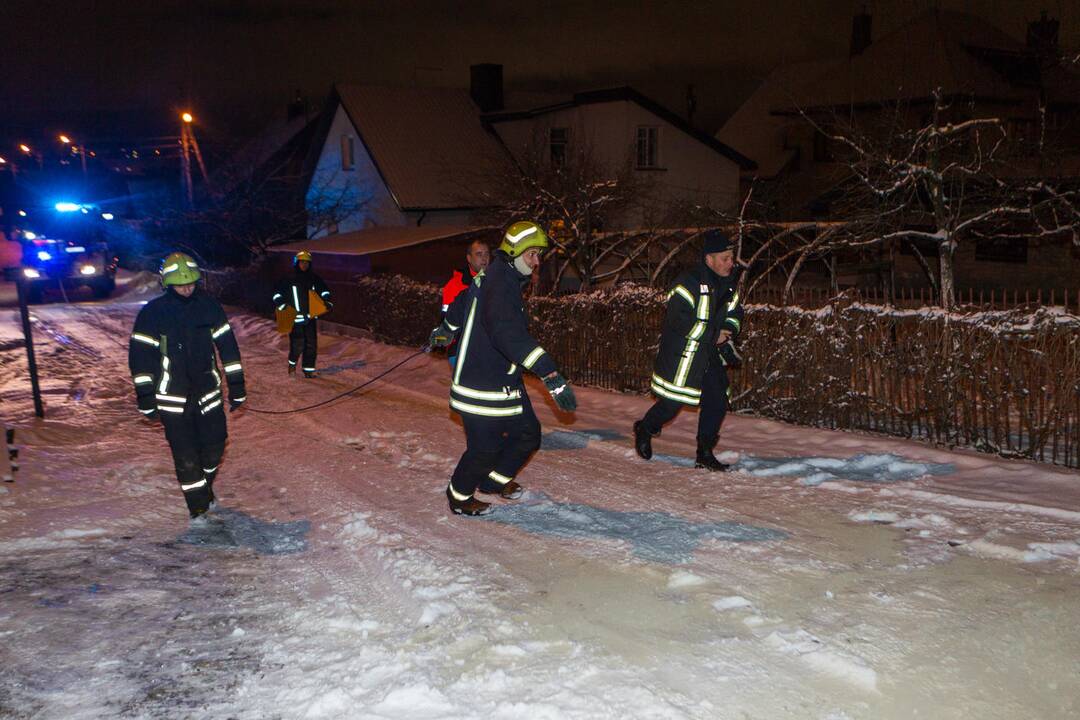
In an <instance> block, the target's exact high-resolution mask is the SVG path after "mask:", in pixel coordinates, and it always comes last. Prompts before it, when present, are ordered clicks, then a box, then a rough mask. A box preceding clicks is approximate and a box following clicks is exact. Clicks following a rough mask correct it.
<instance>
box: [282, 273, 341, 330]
mask: <svg viewBox="0 0 1080 720" xmlns="http://www.w3.org/2000/svg"><path fill="white" fill-rule="evenodd" d="M309 290H313V291H315V294H316V295H318V296H319V297H321V298H322V299H323V300H324V301H325V302H330V288H328V287H326V283H324V282H323V279H322V278H321V277H319V276H318V275H316V274H315V273H313V272H311V270H308V271H307V272H301V271H300V270H297V271H296V272H294V273H293V276H292V277H289V278H285V279H284V280H282V281H281V282H279V283H278V284H277V286H276V287H275V288H274V297H273V300H274V307H275V308H277V309H278V310H284V309H285V308H286V307H291V308H292V309H293V310H295V311H296V319H295V320H294V322H295V323H302V322H307V320H308V319H309V318H310V317H311V313H309V312H308V291H309Z"/></svg>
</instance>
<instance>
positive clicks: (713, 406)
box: [642, 358, 728, 447]
mask: <svg viewBox="0 0 1080 720" xmlns="http://www.w3.org/2000/svg"><path fill="white" fill-rule="evenodd" d="M698 407H699V409H698V429H697V440H698V442H699V443H705V444H708V445H709V447H713V446H714V445H715V444H716V438H717V437H718V436H719V435H720V425H721V424H722V423H723V422H724V416H725V415H727V409H728V376H727V368H725V367H724V366H723V365H722V364H721V363H720V362H719V360H715V359H711V358H710V362H709V365H708V367H706V368H705V375H704V377H702V379H701V404H700V405H699V406H698ZM682 408H683V404H682V403H681V402H677V401H675V400H669V399H668V398H663V397H662V398H658V399H657V401H656V403H655V404H654V405H653V406H652V407H651V408H649V411H648V412H647V413H645V417H644V418H643V419H642V424H643V425H644V426H645V429H646V430H648V431H649V432H650V433H651V434H653V435H659V434H660V430H661V429H662V428H663V427H664V425H666V424H667V423H669V422H671V421H672V420H673V419H674V418H675V416H676V415H678V414H679V410H681V409H682Z"/></svg>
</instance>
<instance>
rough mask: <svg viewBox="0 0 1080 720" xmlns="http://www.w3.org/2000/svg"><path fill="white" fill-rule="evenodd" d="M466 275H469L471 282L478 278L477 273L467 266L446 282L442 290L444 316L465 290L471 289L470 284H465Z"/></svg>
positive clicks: (456, 271) (455, 272)
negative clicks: (455, 299)
mask: <svg viewBox="0 0 1080 720" xmlns="http://www.w3.org/2000/svg"><path fill="white" fill-rule="evenodd" d="M465 273H468V274H469V282H472V279H473V278H474V277H476V273H474V272H473V271H472V268H471V267H469V266H468V265H466V266H465V267H464V268H462V269H461V270H455V271H454V274H453V275H451V276H450V279H449V280H447V281H446V284H445V285H443V289H442V311H443V315H445V314H446V311H447V310H448V309H450V304H451V303H453V302H454V298H456V297H457V296H458V295H460V294H461V292H462V291H463V290H465V289H466V288H467V287H469V283H467V282H465V279H464V278H465Z"/></svg>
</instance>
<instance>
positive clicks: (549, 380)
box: [544, 373, 577, 412]
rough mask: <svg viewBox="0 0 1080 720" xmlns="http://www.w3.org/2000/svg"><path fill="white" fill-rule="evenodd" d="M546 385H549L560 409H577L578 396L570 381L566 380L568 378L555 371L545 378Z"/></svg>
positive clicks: (564, 410) (565, 410)
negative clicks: (575, 395) (575, 394)
mask: <svg viewBox="0 0 1080 720" xmlns="http://www.w3.org/2000/svg"><path fill="white" fill-rule="evenodd" d="M544 385H545V386H547V389H548V392H549V393H551V397H552V399H554V400H555V404H556V405H558V406H559V409H560V410H562V411H563V412H574V411H575V410H577V398H576V397H574V389H573V388H571V387H570V383H568V382H567V381H566V378H564V377H563V376H562V375H560V374H559V373H554V374H552V375H548V376H547V377H546V378H544Z"/></svg>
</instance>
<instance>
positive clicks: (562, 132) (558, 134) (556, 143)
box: [548, 127, 570, 167]
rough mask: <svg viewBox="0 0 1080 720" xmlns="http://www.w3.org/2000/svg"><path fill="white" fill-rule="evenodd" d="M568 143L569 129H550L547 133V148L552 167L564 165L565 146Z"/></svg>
mask: <svg viewBox="0 0 1080 720" xmlns="http://www.w3.org/2000/svg"><path fill="white" fill-rule="evenodd" d="M569 142H570V128H564V127H559V128H551V129H550V130H549V131H548V147H549V148H550V157H551V164H552V165H553V166H555V167H562V166H563V165H565V164H566V146H567V145H568V144H569Z"/></svg>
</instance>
